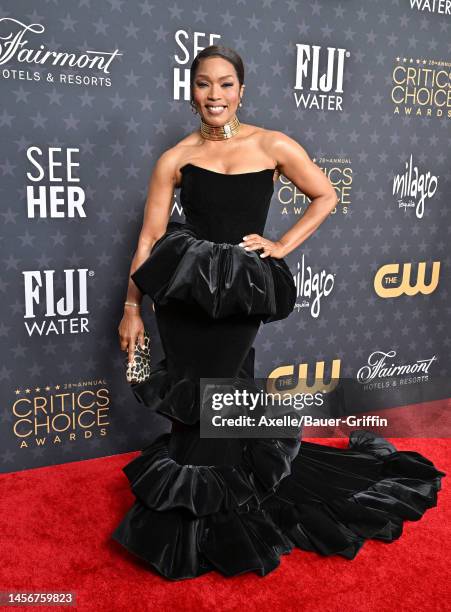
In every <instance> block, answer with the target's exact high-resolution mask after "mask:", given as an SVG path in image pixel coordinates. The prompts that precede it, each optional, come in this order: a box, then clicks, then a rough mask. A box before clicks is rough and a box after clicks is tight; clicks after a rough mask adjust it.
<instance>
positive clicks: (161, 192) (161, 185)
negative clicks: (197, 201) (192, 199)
mask: <svg viewBox="0 0 451 612" xmlns="http://www.w3.org/2000/svg"><path fill="white" fill-rule="evenodd" d="M175 167H176V155H175V154H174V151H173V149H169V150H168V151H165V153H163V155H161V157H160V158H159V159H158V160H157V162H156V164H155V166H154V168H153V171H152V174H151V176H150V180H149V187H148V194H147V199H146V204H145V207H144V216H143V224H142V228H141V232H140V234H139V238H138V245H137V247H136V251H135V254H134V256H133V259H132V263H131V267H130V274H129V282H128V289H127V302H134V303H138V304H140V303H141V301H142V294H141V292H140V290H139V289H138V287H137V286H136V285H135V283H134V282H133V280H132V278H131V275H132V274H133V273H134V272H135V270H137V269H138V268H139V266H140V265H141V264H142V263H144V261H145V260H146V259H147V258H148V257H149V255H150V253H151V251H152V248H153V245H154V244H155V242H156V241H157V240H158V239H159V238H160V237H161V236H162V235H163V234H164V233H165V231H166V227H167V224H168V221H169V218H170V216H171V208H172V204H173V201H174V189H175V184H176V176H175ZM124 310H125V311H126V312H127V311H135V312H136V311H137V309H136V307H133V306H124Z"/></svg>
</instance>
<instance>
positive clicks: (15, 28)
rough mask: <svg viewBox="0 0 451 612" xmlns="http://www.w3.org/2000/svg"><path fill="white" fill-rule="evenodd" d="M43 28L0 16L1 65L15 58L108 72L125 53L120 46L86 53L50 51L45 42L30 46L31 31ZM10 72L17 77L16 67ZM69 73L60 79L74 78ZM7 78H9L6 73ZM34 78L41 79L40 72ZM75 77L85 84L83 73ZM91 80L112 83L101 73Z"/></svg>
mask: <svg viewBox="0 0 451 612" xmlns="http://www.w3.org/2000/svg"><path fill="white" fill-rule="evenodd" d="M44 32H45V27H44V26H43V25H42V24H40V23H32V24H30V25H27V24H26V23H23V22H22V21H19V20H18V19H13V18H12V17H2V18H0V65H3V64H6V63H7V62H10V61H13V60H15V61H17V62H20V63H24V64H35V65H39V66H44V65H51V66H62V67H64V66H68V67H70V68H88V69H90V70H97V71H100V72H104V73H105V74H109V73H110V70H109V68H110V65H111V63H112V61H113V60H114V59H115V58H116V57H118V56H119V55H122V53H119V50H118V49H115V50H114V51H112V52H108V51H91V50H86V51H84V53H75V52H72V51H51V50H49V49H46V48H45V46H44V45H43V44H41V45H39V49H35V48H32V47H29V46H28V40H27V39H26V38H25V37H26V36H28V35H29V34H43V33H44ZM9 72H11V73H12V76H13V78H14V77H15V74H14V73H15V72H16V71H14V70H12V69H11V70H10V71H9ZM69 77H70V75H67V74H61V75H60V82H72V79H71V78H69ZM4 78H7V76H5V73H4ZM34 78H35V80H39V73H34ZM88 78H89V77H88ZM48 80H50V79H48ZM74 80H75V82H77V83H81V84H85V79H84V78H83V77H76V78H75V79H74ZM90 82H92V84H100V85H102V84H106V85H111V80H110V79H108V78H107V79H103V77H101V76H99V77H92V81H90Z"/></svg>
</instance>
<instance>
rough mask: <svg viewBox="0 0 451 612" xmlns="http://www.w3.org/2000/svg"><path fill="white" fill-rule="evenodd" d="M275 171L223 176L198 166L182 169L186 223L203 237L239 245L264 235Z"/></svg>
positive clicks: (270, 169) (181, 190)
mask: <svg viewBox="0 0 451 612" xmlns="http://www.w3.org/2000/svg"><path fill="white" fill-rule="evenodd" d="M274 170H275V168H266V169H264V170H260V171H256V172H244V173H240V174H223V173H221V172H215V171H213V170H207V169H206V168H201V167H200V166H195V165H194V164H185V165H184V166H183V167H182V168H181V173H182V183H181V189H180V202H181V204H182V206H183V210H184V213H185V218H186V223H187V224H188V225H189V226H191V227H192V228H193V229H194V231H195V232H196V234H197V236H198V237H199V238H202V239H204V240H211V241H213V242H229V243H231V244H238V243H240V242H241V241H242V239H243V236H245V235H247V234H251V233H257V234H260V235H262V234H263V231H264V229H265V223H266V218H267V216H268V211H269V206H270V203H271V197H272V194H273V192H274V181H273V176H274Z"/></svg>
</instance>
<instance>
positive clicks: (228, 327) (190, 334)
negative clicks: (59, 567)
mask: <svg viewBox="0 0 451 612" xmlns="http://www.w3.org/2000/svg"><path fill="white" fill-rule="evenodd" d="M273 173H274V170H273V169H270V168H268V169H264V170H262V171H260V172H248V173H243V174H232V175H227V174H221V173H218V172H214V171H211V170H207V169H205V168H201V167H199V166H195V165H193V164H186V165H185V166H184V167H183V169H182V175H183V180H182V185H181V191H180V197H181V203H182V205H183V208H184V212H185V217H186V223H179V222H174V221H172V222H170V223H169V224H168V228H167V231H166V233H165V234H164V235H163V236H162V237H161V238H160V239H159V240H158V241H157V242H156V244H155V245H154V247H153V249H152V252H151V254H150V256H149V258H148V259H147V260H146V261H145V262H144V263H143V264H142V266H141V267H140V268H139V269H138V270H137V271H136V272H135V273H134V275H133V280H134V281H135V283H136V284H137V286H138V287H139V289H140V290H141V291H142V293H143V294H148V295H149V296H150V297H151V298H152V300H153V302H154V307H155V316H156V320H157V325H158V329H159V333H160V336H161V341H162V345H163V349H164V353H165V357H164V359H162V360H161V361H160V362H159V363H156V364H155V365H154V366H153V367H152V373H151V376H150V378H149V379H148V380H147V381H146V382H144V383H140V384H136V385H132V388H133V392H134V394H135V396H136V398H137V399H138V400H139V401H140V402H143V403H144V404H146V405H147V406H149V408H150V409H152V410H156V411H157V412H158V413H159V414H162V415H164V416H166V417H167V418H168V419H170V421H171V423H172V430H171V433H165V434H162V435H161V436H159V437H158V438H157V439H156V440H155V441H154V442H153V443H151V444H150V445H148V446H147V447H145V448H144V449H143V450H142V452H141V454H140V455H139V456H138V457H136V458H135V459H134V460H133V461H131V462H130V463H128V464H127V465H126V466H125V467H124V468H123V470H124V473H125V474H126V476H127V478H128V480H129V482H130V485H131V489H132V491H133V493H134V495H135V497H136V499H135V502H134V504H133V506H132V507H131V508H130V510H129V511H128V512H127V514H126V515H125V517H124V518H123V520H122V521H121V523H120V524H119V525H118V526H117V528H116V529H115V530H114V532H113V534H112V537H113V538H114V539H115V540H116V541H118V542H120V544H122V545H123V546H124V547H125V548H126V549H127V550H128V551H130V552H131V553H133V554H135V555H137V556H139V557H141V558H142V559H144V560H145V561H147V562H148V563H149V564H150V565H149V567H150V566H152V567H153V568H155V569H156V570H158V572H159V573H160V574H162V575H163V576H165V577H167V578H170V579H173V580H177V579H182V578H192V577H195V576H200V575H201V574H204V573H205V572H208V571H211V570H217V571H219V572H222V573H223V574H224V575H227V576H233V575H236V574H240V573H242V572H247V571H255V572H257V573H259V574H260V575H265V574H267V573H268V572H270V571H272V570H273V569H275V568H276V567H277V566H278V565H279V562H280V556H281V555H282V554H286V553H289V552H290V551H291V550H292V549H293V547H295V546H297V547H299V548H301V549H303V550H306V551H314V552H316V553H319V554H322V555H333V554H337V555H341V556H343V557H346V558H348V559H352V558H353V557H354V556H355V555H356V554H357V552H358V551H359V549H360V548H361V546H362V545H363V543H364V542H365V540H367V539H370V538H373V539H378V540H383V541H385V542H391V541H393V540H395V539H396V538H398V537H399V536H400V535H401V532H402V526H403V521H404V520H406V519H408V520H418V519H420V518H421V516H422V515H423V513H424V512H425V511H426V509H428V508H431V507H433V506H435V505H436V503H437V492H438V491H439V490H440V487H441V477H442V476H444V475H445V474H444V473H443V472H441V471H439V470H438V469H436V468H435V466H434V465H433V464H432V463H431V462H430V461H429V460H428V459H427V458H425V457H424V456H422V455H420V454H419V453H416V452H414V451H397V450H396V448H395V447H394V446H393V445H392V444H391V443H389V442H388V441H387V440H385V439H384V438H381V437H378V436H376V435H375V434H373V433H371V432H369V431H364V430H357V431H354V432H352V434H351V436H350V439H349V447H348V448H346V449H338V448H331V447H329V446H325V445H320V444H315V443H311V442H302V443H301V441H300V440H299V439H297V438H296V439H291V438H279V439H242V438H236V439H211V438H201V437H200V434H199V397H198V389H199V378H200V377H205V378H208V377H236V376H238V377H239V378H245V379H248V378H250V379H252V378H253V377H254V348H253V346H252V344H253V342H254V339H255V336H256V334H257V332H258V329H259V326H260V324H261V323H268V322H270V321H277V320H280V319H283V318H286V317H287V316H288V315H289V314H290V312H291V311H292V309H293V307H294V304H295V300H296V290H295V285H294V280H293V275H292V273H291V272H290V269H289V268H288V265H287V264H286V262H285V261H284V260H283V259H276V258H272V257H266V258H261V257H260V256H259V254H258V252H256V251H245V250H244V249H243V248H242V247H240V246H238V243H239V242H241V241H242V237H243V236H245V235H246V234H247V233H258V234H260V235H262V234H263V231H264V227H265V223H266V217H267V214H268V210H269V205H270V202H271V196H272V194H273V190H274V183H273Z"/></svg>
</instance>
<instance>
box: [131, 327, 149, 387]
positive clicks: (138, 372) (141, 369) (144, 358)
mask: <svg viewBox="0 0 451 612" xmlns="http://www.w3.org/2000/svg"><path fill="white" fill-rule="evenodd" d="M126 365H127V373H126V374H127V382H128V383H140V382H144V381H145V380H147V379H148V378H149V374H150V336H149V334H148V333H147V331H146V330H144V347H143V348H141V346H140V345H139V344H137V345H136V346H135V353H134V359H133V361H132V362H130V363H129V361H128V357H127V358H126Z"/></svg>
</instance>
